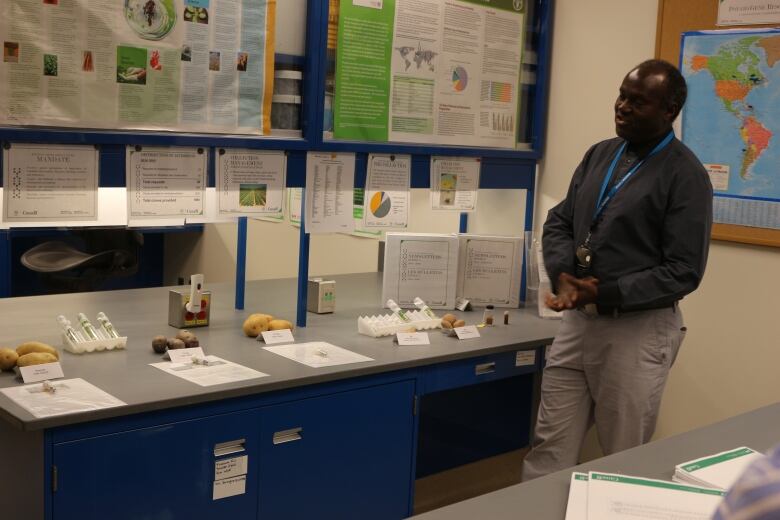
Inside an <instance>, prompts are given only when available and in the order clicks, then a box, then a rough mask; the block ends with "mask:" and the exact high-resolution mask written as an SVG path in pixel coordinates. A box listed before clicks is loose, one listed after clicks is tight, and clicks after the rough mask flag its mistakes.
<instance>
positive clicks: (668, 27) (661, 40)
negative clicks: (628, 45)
mask: <svg viewBox="0 0 780 520" xmlns="http://www.w3.org/2000/svg"><path fill="white" fill-rule="evenodd" d="M717 18H718V0H659V2H658V25H657V28H656V38H655V56H656V57H657V58H661V59H663V60H666V61H669V62H671V63H674V64H675V65H679V61H680V35H681V34H682V33H684V32H686V31H701V30H708V29H726V28H727V27H718V26H717V25H715V22H716V21H717ZM747 27H763V28H767V27H771V26H767V25H740V26H739V27H738V28H747ZM712 238H713V239H714V240H727V241H730V242H742V243H745V244H756V245H762V246H773V247H780V230H777V229H763V228H754V227H747V226H735V225H732V224H714V225H713V227H712Z"/></svg>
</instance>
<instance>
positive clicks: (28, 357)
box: [16, 352, 57, 367]
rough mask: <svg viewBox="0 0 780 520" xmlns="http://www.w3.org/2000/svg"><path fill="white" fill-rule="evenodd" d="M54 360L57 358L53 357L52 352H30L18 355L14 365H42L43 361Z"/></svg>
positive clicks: (52, 361) (50, 361)
mask: <svg viewBox="0 0 780 520" xmlns="http://www.w3.org/2000/svg"><path fill="white" fill-rule="evenodd" d="M56 362H57V358H56V357H54V354H49V353H48V352H30V353H29V354H25V355H23V356H19V359H17V360H16V366H19V367H28V366H30V365H43V364H45V363H56Z"/></svg>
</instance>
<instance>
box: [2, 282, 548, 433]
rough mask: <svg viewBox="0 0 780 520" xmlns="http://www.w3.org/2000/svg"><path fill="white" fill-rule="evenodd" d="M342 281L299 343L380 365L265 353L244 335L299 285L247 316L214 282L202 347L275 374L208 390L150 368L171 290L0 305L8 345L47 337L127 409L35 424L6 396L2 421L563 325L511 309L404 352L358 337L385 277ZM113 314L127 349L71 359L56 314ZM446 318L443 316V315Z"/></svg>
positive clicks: (268, 383) (227, 289)
mask: <svg viewBox="0 0 780 520" xmlns="http://www.w3.org/2000/svg"><path fill="white" fill-rule="evenodd" d="M333 279H335V280H336V281H337V283H336V295H337V303H336V312H335V313H334V314H323V315H317V314H312V313H309V314H308V323H307V327H306V328H303V329H296V330H295V331H294V335H295V340H296V342H305V341H327V342H329V343H332V344H334V345H338V346H340V347H344V348H347V349H349V350H352V351H354V352H358V353H360V354H363V355H366V356H368V357H371V358H373V359H374V361H370V362H365V363H357V364H350V365H341V366H336V367H323V368H311V367H308V366H305V365H302V364H299V363H296V362H294V361H291V360H288V359H285V358H283V357H281V356H277V355H275V354H272V353H270V352H266V351H265V350H263V349H262V348H261V347H262V346H263V343H262V342H257V341H255V340H254V339H253V338H248V337H246V336H244V334H243V332H242V331H241V325H242V323H243V321H244V319H246V317H247V316H249V315H250V314H252V313H254V312H263V313H267V314H273V315H274V316H277V317H280V318H284V319H288V320H290V321H292V322H295V298H296V292H297V289H296V281H295V280H294V279H284V280H265V281H256V282H249V283H248V284H247V287H246V302H245V310H243V311H237V310H235V309H234V308H233V302H234V295H235V292H234V286H233V285H232V284H216V285H213V286H211V287H206V289H207V290H211V291H212V298H213V303H212V309H211V317H210V320H211V324H210V325H209V326H208V327H201V328H194V329H192V332H194V333H195V334H196V335H197V336H198V339H199V340H200V344H201V346H202V347H203V348H204V351H205V352H206V353H207V354H213V355H217V356H220V357H222V358H225V359H228V360H230V361H233V362H235V363H239V364H241V365H245V366H248V367H250V368H254V369H256V370H259V371H261V372H265V373H267V374H269V377H263V378H259V379H253V380H248V381H241V382H237V383H230V384H224V385H218V386H212V387H201V386H198V385H196V384H194V383H190V382H188V381H185V380H183V379H179V378H177V377H173V376H171V375H169V374H166V373H165V372H163V371H161V370H159V369H157V368H154V367H151V366H149V363H155V362H159V361H162V358H161V356H160V355H157V354H155V353H154V352H153V351H152V348H151V340H152V337H153V336H155V335H158V334H162V335H166V336H174V335H175V334H176V332H177V330H178V329H175V328H173V327H170V326H168V291H169V288H167V287H166V288H152V289H134V290H127V291H105V292H94V293H78V294H62V295H53V296H36V297H25V298H7V299H2V300H0V308H2V312H1V313H0V331H2V332H0V346H8V347H15V346H16V345H18V344H20V343H22V342H25V341H32V340H35V341H42V342H45V343H49V344H50V345H53V346H56V347H58V348H59V349H60V350H61V354H60V360H61V363H62V367H63V370H64V373H65V377H66V378H77V377H80V378H83V379H85V380H87V381H89V382H90V383H92V384H94V385H96V386H97V387H99V388H101V389H103V390H105V391H106V392H108V393H110V394H112V395H114V396H115V397H117V398H118V399H121V400H122V401H124V402H125V403H127V406H123V407H118V408H109V409H105V410H97V411H93V412H87V413H79V414H71V415H63V416H56V417H50V418H44V419H37V418H35V417H34V416H32V415H31V414H30V413H29V412H27V411H26V410H25V409H23V408H21V407H20V406H18V405H16V404H15V403H14V402H13V401H11V400H10V399H8V398H7V397H6V396H5V395H1V394H0V418H2V419H4V420H7V421H9V422H11V423H12V424H13V425H14V426H16V427H17V428H20V429H24V430H38V429H42V428H50V427H55V426H62V425H67V424H75V423H80V422H86V421H91V420H96V419H103V418H109V417H116V416H122V415H129V414H132V413H138V412H147V411H153V410H160V409H165V408H171V407H176V406H183V405H189V404H195V403H204V402H208V401H215V400H219V399H225V398H230V397H238V396H245V395H251V394H256V393H261V392H269V391H273V390H280V389H287V388H294V387H300V386H304V385H310V384H315V383H322V382H327V381H334V380H339V379H346V378H352V377H357V376H363V375H369V374H377V373H382V372H390V371H394V370H401V369H405V368H411V367H418V366H424V365H430V364H434V363H440V362H444V361H453V360H457V359H464V358H469V357H474V356H479V355H482V354H491V353H496V352H502V351H508V350H512V349H526V348H527V349H530V348H535V347H538V346H541V345H546V344H548V343H550V342H551V340H552V337H553V336H554V334H555V331H556V329H557V326H558V321H555V320H542V319H540V318H538V317H537V316H536V315H535V313H533V312H531V311H529V310H523V309H513V310H511V311H510V313H511V319H510V324H509V325H508V326H505V325H502V324H500V323H501V318H500V315H501V314H502V312H501V311H502V309H497V312H496V314H497V315H498V319H497V320H496V321H497V322H498V323H499V325H497V326H493V327H490V328H484V329H480V332H481V335H482V337H481V338H479V339H473V340H463V341H459V340H457V338H451V337H446V336H444V335H443V334H441V333H440V332H439V331H438V330H434V331H431V332H430V338H431V345H426V346H414V347H399V346H397V345H394V344H393V338H392V337H384V338H370V337H368V336H363V335H360V334H358V332H357V317H358V316H360V315H370V314H380V313H387V312H389V311H387V310H386V309H385V310H383V309H381V307H380V303H379V300H380V294H381V276H380V275H378V274H377V273H363V274H354V275H342V276H335V277H333ZM100 311H103V312H105V313H106V314H107V315H108V317H109V319H110V320H111V322H112V323H113V324H114V326H115V327H116V328H117V330H118V331H119V332H120V333H121V334H122V335H125V336H128V343H127V348H126V349H125V350H118V351H105V352H95V353H88V354H80V355H79V354H71V353H69V352H66V351H64V350H63V349H62V348H61V340H60V328H59V325H58V324H57V320H56V317H57V315H59V314H64V315H65V316H66V317H68V319H70V320H71V321H73V322H76V314H77V313H79V312H84V313H85V314H86V315H87V316H88V317H89V318H90V319H91V320H93V323H94V317H95V316H96V315H97V313H98V312H100ZM437 312H438V313H439V315H442V314H443V312H444V311H437ZM454 314H456V315H459V316H461V317H463V318H464V319H465V320H466V322H467V323H468V324H476V323H478V322H479V321H481V317H482V314H481V309H478V310H476V311H474V312H468V313H460V312H454ZM20 384H21V382H20V381H19V380H18V379H16V377H15V375H14V374H13V373H12V372H2V373H0V388H3V387H11V386H16V385H20Z"/></svg>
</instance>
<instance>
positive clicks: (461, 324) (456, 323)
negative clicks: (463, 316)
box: [452, 320, 466, 329]
mask: <svg viewBox="0 0 780 520" xmlns="http://www.w3.org/2000/svg"><path fill="white" fill-rule="evenodd" d="M465 326H466V322H465V321H463V320H455V321H454V322H453V324H452V328H453V329H456V328H458V327H465Z"/></svg>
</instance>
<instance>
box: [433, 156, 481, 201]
mask: <svg viewBox="0 0 780 520" xmlns="http://www.w3.org/2000/svg"><path fill="white" fill-rule="evenodd" d="M481 164H482V163H481V159H479V158H478V157H431V209H442V210H453V211H474V210H476V209H477V193H478V191H479V168H480V165H481Z"/></svg>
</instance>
